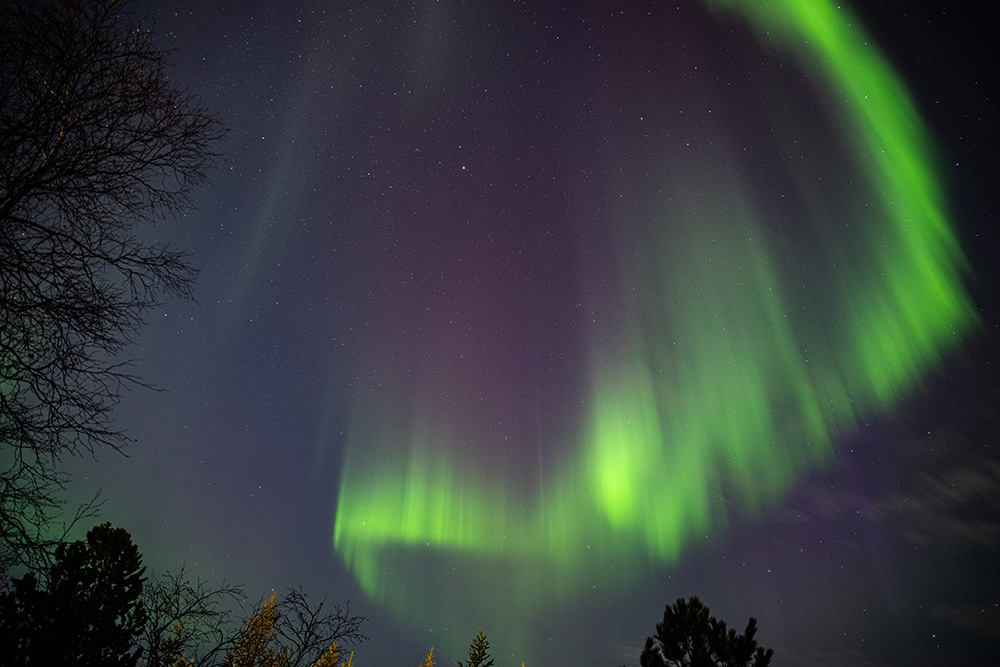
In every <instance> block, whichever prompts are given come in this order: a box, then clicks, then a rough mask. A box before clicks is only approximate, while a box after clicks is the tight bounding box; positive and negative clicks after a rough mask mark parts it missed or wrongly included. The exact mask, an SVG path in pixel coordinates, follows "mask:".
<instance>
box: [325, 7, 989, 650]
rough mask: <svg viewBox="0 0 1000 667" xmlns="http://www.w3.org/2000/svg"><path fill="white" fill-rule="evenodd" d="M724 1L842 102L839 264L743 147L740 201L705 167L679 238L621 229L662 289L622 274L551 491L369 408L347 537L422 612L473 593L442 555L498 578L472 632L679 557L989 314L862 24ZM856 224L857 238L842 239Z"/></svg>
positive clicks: (353, 445)
mask: <svg viewBox="0 0 1000 667" xmlns="http://www.w3.org/2000/svg"><path fill="white" fill-rule="evenodd" d="M707 4H708V5H709V7H710V8H711V9H713V10H719V12H720V13H723V12H725V11H733V12H736V13H737V14H739V15H741V16H742V17H743V18H744V19H745V20H746V21H747V22H748V23H749V24H750V26H751V27H752V29H753V31H754V33H755V34H756V35H757V38H758V40H759V41H760V42H761V44H762V45H763V46H764V47H765V48H772V49H778V50H780V51H782V52H786V53H789V54H791V55H793V56H794V57H795V58H796V59H797V63H798V66H799V67H801V69H802V71H803V72H804V73H805V74H806V75H807V76H808V77H809V80H810V85H811V86H812V88H813V89H814V90H815V91H817V95H820V96H822V97H823V99H824V100H825V101H826V102H827V103H828V104H829V105H830V106H831V107H832V108H834V110H835V113H831V114H830V115H829V118H828V119H826V121H827V122H830V123H835V124H836V125H835V127H837V128H838V131H839V132H840V135H839V136H840V137H841V140H842V141H844V142H845V143H846V144H847V146H848V149H847V151H848V152H847V154H848V155H849V156H851V158H850V159H851V160H853V164H852V165H851V166H850V168H851V169H853V170H855V171H856V172H857V173H860V174H862V175H863V177H864V178H863V179H862V180H863V181H864V185H861V186H857V187H856V192H854V193H851V194H848V195H844V196H845V198H847V199H849V200H850V201H849V202H848V204H846V205H847V206H849V208H850V210H851V211H852V212H853V213H852V214H853V215H856V216H857V219H853V220H850V221H848V222H845V221H843V220H837V221H835V223H834V224H826V227H834V228H836V227H837V226H838V225H839V226H840V227H839V229H828V230H825V229H824V223H829V222H830V218H829V217H827V218H824V219H821V220H817V221H813V222H812V224H813V225H814V226H815V228H816V229H818V230H819V231H818V232H816V233H817V234H818V235H820V236H821V237H823V235H826V236H825V237H824V242H823V243H821V244H817V248H816V250H815V252H816V253H817V260H816V263H815V266H817V267H827V266H829V267H833V266H834V265H835V266H836V271H837V272H836V274H832V277H831V278H829V279H827V280H822V279H818V278H816V277H815V276H810V275H808V271H810V268H811V267H806V268H803V267H794V266H787V265H786V264H787V262H780V261H779V260H778V259H777V258H779V257H781V256H783V252H781V251H780V250H781V249H779V248H777V247H775V244H778V243H780V241H779V240H776V241H768V237H767V236H766V235H765V233H764V229H765V225H763V224H761V222H760V221H761V215H760V214H758V213H756V212H755V211H754V209H753V207H752V205H751V204H750V203H749V202H750V201H751V198H750V197H749V196H748V195H746V194H745V193H744V190H743V188H742V187H741V184H740V176H739V174H738V171H737V170H736V168H735V164H733V165H731V167H732V169H731V170H730V172H726V173H725V174H723V176H724V178H723V179H722V180H723V181H725V184H723V185H721V186H720V185H718V184H717V181H718V180H719V177H718V175H715V176H713V177H712V180H713V187H717V188H718V187H721V188H723V189H724V191H725V192H726V194H727V195H728V196H725V197H714V198H712V200H711V201H708V198H704V199H702V200H698V201H695V200H694V198H693V197H692V196H690V195H685V193H686V192H690V191H692V189H696V188H692V187H685V186H691V185H692V184H691V183H687V184H685V183H675V184H671V185H670V186H669V187H671V188H673V191H672V193H673V195H675V196H674V197H673V198H672V199H671V203H670V205H669V208H668V207H667V204H666V203H665V200H664V203H663V204H662V206H663V208H662V210H661V211H659V212H658V211H656V210H645V211H642V212H641V213H642V215H644V216H646V218H645V219H646V220H652V221H653V222H649V223H647V224H649V225H652V227H651V228H652V229H656V228H658V227H662V226H663V225H664V224H665V223H664V219H665V218H667V217H668V215H667V212H668V211H669V217H670V220H671V222H669V225H670V227H669V234H668V236H669V245H667V241H663V242H662V244H661V245H657V242H650V241H649V240H648V238H649V237H650V236H651V235H649V234H645V236H644V238H643V239H639V240H632V241H630V240H628V239H625V240H623V241H622V242H621V244H620V247H619V248H618V249H617V251H618V252H619V253H621V254H622V255H623V256H624V255H625V254H626V253H627V254H628V256H629V257H630V258H631V257H634V256H636V255H637V254H639V255H641V256H642V258H643V259H642V260H641V261H639V262H630V263H626V262H624V261H620V262H619V265H620V266H622V267H626V268H623V269H622V271H623V273H624V274H625V276H624V277H623V279H622V283H623V284H627V285H630V286H632V285H643V286H644V289H643V290H638V291H637V290H634V289H631V288H630V289H628V290H625V289H623V292H624V291H627V292H628V293H627V294H626V295H625V296H623V299H624V300H625V302H626V303H627V304H628V306H627V307H626V309H625V312H624V314H623V320H624V321H623V322H621V323H619V325H618V326H617V330H616V331H615V333H614V335H612V336H604V337H603V340H602V341H601V342H600V343H599V344H594V346H593V348H592V350H591V353H590V358H589V387H588V389H587V391H586V393H585V406H586V407H585V409H584V411H583V413H582V414H583V415H584V416H583V417H582V419H581V420H580V423H579V424H577V425H576V426H575V429H576V433H575V435H573V436H572V437H573V441H574V442H576V443H577V445H576V447H575V453H574V454H573V455H572V456H571V457H570V458H569V460H566V461H563V462H562V463H561V464H560V466H559V467H557V468H556V469H555V470H552V471H547V472H546V474H545V476H544V477H545V479H544V480H542V481H541V482H539V484H538V487H537V491H533V492H531V493H529V494H525V493H524V491H523V489H520V488H512V486H516V485H512V484H510V483H509V482H507V481H505V480H510V479H516V475H514V476H512V475H510V474H508V473H509V471H508V470H505V469H503V468H502V467H500V468H498V469H496V470H494V471H493V473H492V474H488V473H485V472H483V471H482V470H481V468H482V466H481V465H480V466H479V467H478V469H477V466H475V465H471V464H470V463H469V457H471V456H473V454H472V453H469V452H463V450H462V448H461V447H460V443H456V442H455V437H453V435H452V434H450V433H449V432H448V427H447V424H446V423H442V422H441V421H437V422H436V423H435V424H434V425H433V426H428V425H427V421H421V420H419V419H416V418H415V419H414V423H415V424H416V425H415V426H413V427H412V428H411V429H410V430H408V431H407V432H403V433H386V432H385V427H384V426H383V427H379V426H364V425H358V426H357V427H356V428H355V429H354V431H352V432H351V433H350V434H349V436H348V442H347V448H348V449H347V451H348V456H347V458H346V460H345V463H344V467H343V475H342V479H341V482H340V490H339V498H338V502H337V508H336V518H335V524H334V531H333V545H334V548H335V550H336V552H337V553H338V554H339V555H340V556H341V557H342V558H343V560H344V562H345V563H346V565H347V566H348V567H349V568H350V569H351V570H352V572H353V573H354V574H355V576H356V577H357V580H358V582H359V583H360V585H361V587H362V588H363V590H364V591H365V592H366V593H367V594H368V595H369V596H370V597H371V598H373V599H374V600H377V601H379V602H380V603H383V604H385V605H387V606H388V607H389V608H390V609H391V610H392V611H393V612H394V613H396V614H397V615H398V616H399V617H401V618H404V619H406V618H409V619H414V618H423V619H425V620H424V623H425V624H426V623H430V621H427V620H426V619H429V618H435V616H434V615H436V614H445V613H447V611H446V610H447V608H448V607H449V606H456V600H454V599H451V600H449V599H447V597H448V595H447V593H445V592H443V591H440V590H438V591H436V592H435V585H434V584H432V583H428V582H425V581H422V580H421V581H418V579H421V577H418V576H417V575H416V574H415V573H414V572H415V571H416V570H415V569H414V570H411V571H409V572H408V568H409V565H408V564H409V563H411V562H415V561H414V559H418V560H419V562H421V563H425V562H432V561H434V559H445V560H446V561H447V564H446V565H445V564H442V565H441V566H440V573H439V574H441V573H450V575H451V576H454V577H456V578H457V579H456V581H460V582H461V581H473V580H474V581H475V582H476V583H475V590H476V591H487V592H488V593H483V594H482V595H483V596H484V597H485V598H486V599H487V600H488V601H485V602H484V603H483V605H484V609H483V610H482V612H483V614H482V615H478V616H476V618H474V619H471V620H469V621H468V622H469V623H471V624H472V625H470V627H472V628H475V627H479V626H480V625H483V624H487V625H485V627H487V628H488V629H490V628H491V626H490V625H488V623H489V622H490V617H489V616H488V614H489V613H491V612H489V611H488V608H489V607H491V606H497V607H500V606H506V607H507V614H508V615H509V614H512V613H513V614H514V616H516V617H518V618H521V619H523V622H524V623H525V625H528V624H530V615H531V613H539V612H541V611H543V610H544V609H546V608H548V609H551V608H553V607H554V606H557V605H564V604H565V603H566V601H567V600H570V599H574V598H573V597H572V596H579V595H580V594H581V593H580V592H579V591H583V590H585V591H590V590H592V586H591V584H592V583H594V582H597V581H599V582H600V583H599V584H598V585H600V586H608V587H612V588H609V589H608V590H619V589H620V587H621V586H624V585H628V584H631V585H634V584H635V582H636V578H637V576H641V574H637V573H641V571H642V568H643V567H656V566H659V565H662V564H669V563H672V562H676V561H677V559H678V558H679V557H680V556H681V555H682V554H683V553H684V552H685V550H689V549H690V548H692V547H693V546H694V544H695V542H696V540H701V539H704V537H705V536H707V535H712V534H719V533H720V531H722V530H723V529H724V528H725V525H726V524H727V522H728V521H729V516H728V514H729V512H727V508H728V507H740V508H741V509H740V513H742V514H751V513H753V512H754V511H755V510H758V509H759V508H761V507H762V506H763V505H764V504H766V503H768V502H772V501H774V500H776V499H779V498H781V497H782V495H783V494H784V493H785V492H786V491H787V490H788V489H789V487H790V485H791V484H792V483H793V482H794V481H795V480H796V479H797V478H798V477H799V476H800V475H801V474H802V473H804V472H805V471H808V470H810V469H813V468H815V467H816V466H818V465H821V464H823V463H824V462H826V461H828V460H829V459H830V457H831V456H832V440H833V438H834V437H835V435H836V434H838V433H843V432H845V431H849V430H850V429H851V427H852V426H853V425H855V424H856V423H857V420H858V418H859V417H860V416H863V415H865V414H872V413H874V412H878V411H888V410H890V409H891V408H892V407H893V406H894V405H896V402H897V401H898V400H900V398H901V397H904V396H905V395H906V394H907V393H908V392H909V391H911V390H912V389H913V388H914V387H915V386H916V385H917V384H918V383H919V380H920V378H921V377H922V376H923V375H925V374H926V373H927V372H928V370H930V369H932V368H934V367H935V366H937V365H938V364H940V362H941V359H942V355H944V354H945V353H947V352H948V350H949V349H950V348H954V347H955V346H957V345H958V343H959V342H960V339H961V337H962V335H964V334H966V333H968V332H969V331H971V330H972V329H974V328H975V326H976V325H977V318H976V314H975V311H974V308H973V305H972V303H971V301H970V299H969V297H968V295H967V293H966V291H965V289H964V287H963V280H964V279H965V278H966V277H967V273H968V267H967V265H966V263H965V261H964V259H963V256H962V253H961V250H960V248H959V246H958V243H957V240H956V238H955V236H954V234H953V231H952V228H951V225H950V223H949V220H948V215H947V213H946V201H945V199H946V197H945V193H944V192H943V191H942V187H941V186H940V183H941V182H942V179H941V178H940V177H939V173H938V171H937V162H936V159H935V155H934V147H933V141H932V139H931V138H930V137H929V135H928V132H927V131H926V129H925V128H924V125H923V123H922V121H921V119H920V118H919V115H918V113H917V110H916V109H915V107H914V104H913V103H912V102H911V100H910V98H909V96H908V94H907V92H906V90H905V89H904V87H903V85H902V84H901V82H900V81H899V79H898V78H897V76H896V75H895V74H894V72H893V71H892V69H891V67H890V66H889V65H888V64H887V62H886V61H885V60H884V58H883V57H882V56H881V55H880V54H879V53H878V52H877V50H876V49H875V48H874V47H873V46H872V45H871V43H870V41H868V38H867V37H866V35H865V34H864V33H863V32H862V31H861V30H860V29H859V28H858V27H857V25H858V22H857V20H856V19H855V18H854V17H853V16H852V15H851V14H849V13H848V12H847V11H846V10H845V9H841V8H838V7H837V6H836V5H835V3H833V2H830V1H827V0H768V2H752V1H750V0H709V1H708V3H707ZM716 157H717V156H716ZM706 168H707V167H706ZM696 169H697V167H696ZM790 171H794V170H790ZM703 176H705V175H704V174H703ZM692 178H693V177H692ZM793 178H794V174H793ZM796 186H797V187H798V192H797V196H798V197H799V198H800V199H801V200H802V201H804V202H806V203H811V202H813V201H814V200H818V199H820V198H822V197H823V196H825V195H824V194H823V192H822V191H819V190H817V188H816V187H815V186H814V185H812V184H811V183H810V182H809V181H808V180H807V179H806V178H805V177H802V178H800V179H799V180H798V181H796ZM862 200H864V202H863V203H862ZM685 201H686V202H687V204H684V203H678V202H685ZM713 202H714V203H713ZM733 202H736V203H737V204H738V205H734V204H733ZM813 208H814V207H810V208H809V209H808V210H813ZM815 208H816V209H821V208H822V202H820V203H819V204H817V205H816V206H815ZM842 208H843V206H842ZM620 215H621V216H623V217H624V216H629V219H633V218H634V217H635V216H636V215H637V213H636V212H635V211H632V212H628V211H623V212H621V213H620ZM821 217H822V216H821ZM657 220H658V222H657ZM678 220H680V221H681V222H678ZM848 229H850V230H852V231H850V238H851V241H850V242H849V243H848V244H847V246H846V248H845V241H844V240H843V239H841V238H838V237H837V235H838V234H843V233H845V230H848ZM704 230H714V232H715V233H707V232H705V231H704ZM720 230H725V231H726V233H719V231H720ZM662 236H664V235H657V237H662ZM845 249H846V251H845ZM824 253H826V255H825V256H824ZM706 258H710V259H711V261H710V262H709V261H706ZM651 275H652V276H654V277H653V280H652V281H651V280H650V276H651ZM802 283H811V285H812V287H811V289H814V288H815V286H816V285H820V286H821V287H820V288H819V289H822V290H824V293H823V295H822V299H821V300H820V301H821V302H822V303H823V304H824V306H823V308H822V310H823V312H822V313H816V312H811V311H808V312H803V309H802V308H801V307H799V299H798V298H797V297H796V293H797V291H798V290H800V289H801V288H800V287H799V285H800V284H802ZM831 283H833V284H831ZM813 310H815V309H813ZM374 414H377V411H376V412H374V413H372V415H374ZM363 421H364V420H363V419H359V424H360V422H363ZM368 421H373V420H372V419H369V420H368ZM380 428H381V429H382V430H381V431H380V430H378V429H380ZM373 441H377V442H386V443H392V446H393V447H396V449H390V450H389V451H402V452H408V454H405V455H401V456H400V457H398V458H393V457H390V456H383V457H382V458H381V459H380V460H375V459H373V458H371V457H372V455H371V454H367V455H364V454H362V452H363V451H364V450H365V449H366V448H371V447H372V446H373ZM401 443H402V444H401ZM366 456H367V457H368V458H367V459H366V458H365V457H366ZM463 456H464V457H466V458H465V461H463V460H462V457H463ZM407 457H408V458H407ZM553 473H554V474H553ZM530 488H532V489H534V488H535V487H530ZM525 495H527V496H528V497H525ZM636 564H637V565H636ZM419 571H420V572H421V573H423V572H425V570H424V569H420V570H419ZM441 576H444V575H443V574H441ZM424 578H426V577H424ZM582 582H586V585H583V583H582ZM439 585H441V584H439ZM456 585H458V584H456ZM613 587H619V588H613ZM446 590H447V589H446ZM499 591H504V592H503V593H500V592H499ZM469 594H470V595H478V593H475V592H471V591H470V592H469ZM435 598H440V599H435ZM453 613H456V614H457V612H455V611H453ZM497 618H499V614H498V615H497ZM460 620H461V619H460V617H458V616H453V621H454V622H456V623H457V624H459V625H460ZM510 631H511V632H513V633H516V630H515V629H510ZM470 636H471V635H470ZM491 637H492V633H491ZM460 639H461V640H463V641H465V640H467V639H468V637H466V636H464V634H463V635H462V636H461V637H460ZM515 640H516V639H515Z"/></svg>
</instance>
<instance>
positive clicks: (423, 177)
mask: <svg viewBox="0 0 1000 667" xmlns="http://www.w3.org/2000/svg"><path fill="white" fill-rule="evenodd" d="M279 4H280V5H282V6H281V7H280V8H279V7H278V5H279ZM979 5H980V3H975V2H955V3H949V4H947V5H946V6H940V5H937V4H935V5H931V4H930V3H913V2H902V1H893V2H877V1H871V2H866V3H865V5H864V7H863V8H857V9H859V10H863V11H856V9H855V8H852V7H850V6H849V5H848V4H846V3H841V4H837V3H836V2H828V1H827V0H816V1H815V2H804V1H800V0H773V2H749V1H745V0H685V1H683V2H671V3H656V2H601V1H584V2H575V3H570V2H566V3H563V2H545V1H540V2H487V1H483V2H467V1H466V2H462V1H460V0H417V1H416V2H389V1H386V2H380V1H368V2H353V1H351V0H343V1H333V0H328V1H326V2H320V1H305V0H303V1H302V2H294V3H272V2H262V1H261V2H258V1H256V0H240V1H239V2H237V1H236V0H232V1H229V0H213V1H210V2H197V3H196V2H187V1H184V0H161V1H158V2H139V3H137V4H135V5H133V7H132V10H133V11H134V13H135V14H136V15H137V16H140V17H146V20H147V21H149V22H155V30H156V32H158V33H159V34H160V35H161V38H160V43H161V44H162V45H163V46H164V47H167V48H171V49H176V50H175V52H174V53H173V54H172V56H171V60H172V62H173V63H174V69H173V70H172V71H173V74H174V76H175V77H176V78H177V80H178V81H179V82H181V83H183V84H184V85H186V86H187V87H189V88H190V90H191V92H193V93H195V94H197V95H200V96H202V97H203V99H204V101H205V103H206V104H207V105H208V106H210V107H212V108H215V109H217V110H218V112H219V115H220V117H221V119H222V120H223V122H224V123H225V124H226V125H227V126H228V127H229V128H230V132H229V134H228V136H227V138H226V140H225V142H224V145H223V147H222V148H223V151H224V153H225V159H224V161H223V162H222V164H221V165H220V168H219V170H218V171H217V172H216V173H215V174H214V178H213V183H212V184H211V185H210V186H208V187H205V188H204V189H202V190H200V191H199V192H198V194H197V197H196V199H197V208H196V209H192V210H191V211H188V212H185V214H184V215H182V216H180V217H179V218H178V219H176V220H168V221H165V222H164V223H163V224H162V225H160V226H158V227H157V228H156V229H155V230H154V232H153V233H154V235H155V236H156V237H157V240H169V241H170V242H172V243H175V244H178V245H181V246H184V247H187V248H189V249H190V250H191V251H192V253H193V257H192V259H193V262H194V264H195V265H196V266H197V267H198V268H199V269H200V271H201V273H200V276H199V279H198V285H197V289H196V294H197V301H196V302H192V303H189V302H178V301H174V302H170V303H168V304H166V305H165V306H164V307H163V308H162V309H159V310H157V311H156V312H154V313H152V314H151V316H150V323H149V326H148V328H147V329H146V330H145V332H144V334H143V336H142V338H141V340H140V341H139V342H138V344H137V345H136V346H135V347H134V348H133V349H132V352H133V353H134V356H135V357H136V358H137V359H138V362H137V366H138V371H139V373H140V374H141V375H142V376H143V377H144V378H145V379H146V380H148V381H150V382H151V383H153V384H155V385H156V386H157V387H160V388H162V389H164V390H166V391H164V392H150V391H137V392H133V393H131V394H129V395H128V396H127V397H126V399H125V400H124V401H123V403H122V405H121V406H120V408H119V410H118V413H117V416H118V418H119V420H120V423H121V424H122V425H123V426H125V427H126V428H128V430H129V434H130V436H131V437H133V438H134V440H135V442H134V444H133V446H132V447H131V449H130V452H129V453H130V456H129V457H128V458H123V457H118V456H116V455H113V454H111V453H104V454H101V455H99V457H98V460H96V461H93V460H79V461H74V462H73V470H74V472H75V474H76V475H77V477H78V480H77V483H76V485H75V486H74V487H73V493H74V494H77V495H79V496H80V497H86V496H87V495H88V494H90V493H93V492H94V491H95V490H96V489H101V493H102V497H104V498H106V504H105V506H104V518H105V519H107V520H111V521H113V522H115V523H117V524H119V525H122V526H124V527H126V528H127V529H128V530H129V531H130V532H131V533H132V535H133V538H134V539H135V541H136V542H137V544H138V545H139V546H140V548H141V550H142V551H143V553H144V555H145V560H146V563H147V564H148V565H149V566H150V567H151V568H153V569H154V570H163V569H174V568H177V567H179V566H180V565H181V564H182V563H186V564H187V566H188V567H189V568H190V569H191V571H192V572H194V573H195V574H196V575H197V576H201V577H204V578H207V579H209V580H212V581H219V582H221V581H222V580H223V579H225V580H226V581H228V582H232V583H242V584H244V585H246V587H247V590H248V592H249V593H250V594H251V597H256V596H257V595H259V594H263V593H267V592H269V591H270V590H272V589H278V590H281V589H282V588H284V587H288V586H298V585H301V586H303V587H304V588H305V589H306V591H307V592H309V593H310V594H311V595H312V596H314V597H317V598H321V597H324V596H326V597H329V598H330V599H331V600H336V601H342V602H343V601H347V600H350V601H351V610H352V611H353V612H355V613H362V614H366V615H368V616H369V618H370V620H369V621H368V623H367V624H366V626H365V628H364V630H365V632H366V633H367V634H368V635H369V636H370V638H371V639H370V640H369V641H368V642H366V643H364V644H362V645H360V646H359V647H357V649H356V651H357V656H356V659H357V661H358V664H360V665H390V664H393V665H395V664H401V665H405V664H417V663H419V661H420V659H421V658H422V656H423V655H424V654H425V653H426V651H427V648H428V647H429V646H431V645H434V646H435V647H437V653H438V655H439V656H440V658H441V663H442V664H445V663H446V662H449V661H454V660H456V659H458V658H460V657H463V652H464V647H466V646H467V645H468V643H469V641H470V640H471V639H472V638H473V637H474V636H475V633H476V631H477V630H478V629H479V628H483V629H484V630H485V631H486V633H487V635H488V637H489V638H490V640H491V644H492V646H493V656H494V658H495V659H496V660H497V663H498V665H501V664H504V665H506V664H518V663H520V662H521V661H522V660H523V661H525V662H526V663H527V664H528V665H560V664H579V665H595V666H596V665H619V664H623V663H625V664H637V656H638V652H639V650H640V649H641V647H642V643H643V640H644V639H645V636H646V635H647V634H650V633H651V632H652V631H653V626H654V625H655V622H656V621H657V620H658V619H659V618H660V617H661V615H662V610H663V606H664V605H665V604H666V603H668V602H672V601H673V600H675V599H676V598H678V597H682V596H684V597H686V596H689V595H698V596H700V597H701V598H702V600H703V601H704V602H705V603H706V604H708V605H709V606H710V607H711V609H712V611H713V614H715V615H717V616H718V617H720V618H723V619H726V620H727V621H729V622H730V624H732V625H738V626H742V624H743V623H745V621H746V618H747V617H749V616H751V615H752V616H755V617H757V618H758V621H759V627H760V630H759V633H758V638H759V639H760V641H761V642H762V644H763V645H765V646H769V647H773V648H774V649H775V653H776V658H775V661H774V663H775V664H776V665H829V666H836V665H847V664H850V665H899V664H908V665H923V664H928V665H930V664H949V663H952V664H959V663H962V664H986V659H987V657H988V656H993V655H995V652H996V649H997V647H998V644H1000V631H998V630H997V628H1000V576H998V572H997V567H998V563H1000V557H998V556H1000V454H998V452H997V449H996V442H997V435H998V428H997V406H998V405H1000V377H998V371H997V363H998V361H1000V360H998V355H997V352H996V347H997V345H996V343H997V324H998V322H1000V311H998V307H997V306H998V303H997V299H996V286H997V275H996V269H995V268H994V267H995V265H996V263H997V262H996V258H995V249H996V244H997V230H996V228H997V224H996V223H997V211H998V202H997V193H996V186H995V174H996V173H997V169H996V168H997V165H996V155H997V149H998V145H997V143H998V142H997V127H998V122H997V111H996V103H997V94H996V93H997V91H996V85H995V80H994V78H993V77H991V76H989V75H987V73H986V71H987V70H986V63H987V62H989V60H990V57H991V48H990V47H989V46H988V45H989V44H991V41H990V39H991V38H990V37H989V35H991V34H993V32H994V31H995V30H996V28H997V27H998V26H997V10H995V9H983V8H982V7H980V6H979Z"/></svg>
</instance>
